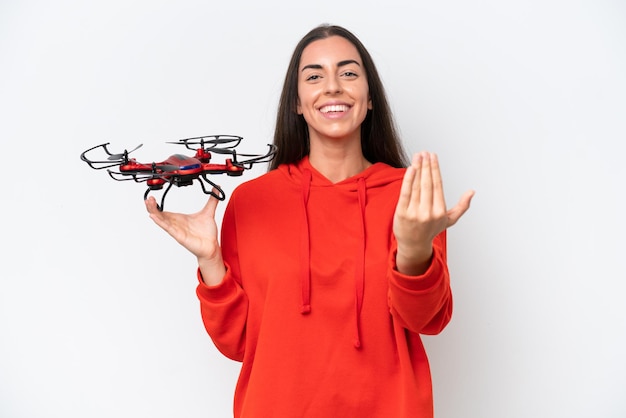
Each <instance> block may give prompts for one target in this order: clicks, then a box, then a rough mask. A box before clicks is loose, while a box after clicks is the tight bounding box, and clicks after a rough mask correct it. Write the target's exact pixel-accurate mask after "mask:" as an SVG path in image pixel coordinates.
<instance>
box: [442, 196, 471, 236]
mask: <svg viewBox="0 0 626 418" xmlns="http://www.w3.org/2000/svg"><path fill="white" fill-rule="evenodd" d="M474 194H475V192H474V190H468V191H467V192H465V193H463V196H461V199H459V203H457V204H456V206H455V207H453V208H452V209H450V210H449V211H448V226H447V228H449V227H451V226H453V225H454V224H456V223H457V221H458V220H459V219H461V216H463V214H464V213H465V212H467V210H468V209H469V207H470V203H471V201H472V198H473V197H474Z"/></svg>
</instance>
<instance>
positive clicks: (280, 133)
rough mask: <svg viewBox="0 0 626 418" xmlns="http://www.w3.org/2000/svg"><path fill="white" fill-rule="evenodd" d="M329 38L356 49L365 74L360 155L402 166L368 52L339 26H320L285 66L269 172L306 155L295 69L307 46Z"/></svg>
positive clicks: (404, 160) (382, 91) (305, 129)
mask: <svg viewBox="0 0 626 418" xmlns="http://www.w3.org/2000/svg"><path fill="white" fill-rule="evenodd" d="M331 36H341V37H343V38H345V39H347V40H348V41H349V42H351V43H352V44H353V45H354V46H355V47H356V49H357V51H358V52H359V55H360V56H361V60H362V61H363V67H364V69H365V73H366V74H367V83H368V87H369V94H370V98H371V101H372V105H373V108H372V110H369V111H368V112H367V116H366V117H365V120H364V121H363V123H362V124H361V148H362V150H363V156H364V157H365V158H366V159H367V160H368V161H369V162H371V163H377V162H383V163H387V164H389V165H390V166H392V167H406V165H407V162H408V158H407V156H406V154H405V152H404V149H403V147H402V144H401V142H400V140H399V138H398V134H397V131H396V127H395V123H394V120H393V116H392V114H391V110H390V108H389V104H388V102H387V96H386V93H385V89H384V87H383V83H382V81H381V79H380V77H379V75H378V71H377V70H376V66H375V65H374V61H373V60H372V57H371V56H370V54H369V52H368V51H367V49H366V48H365V47H364V46H363V44H362V43H361V41H360V40H359V39H358V38H357V37H356V36H355V35H353V34H352V33H351V32H350V31H348V30H347V29H345V28H343V27H341V26H334V25H320V26H318V27H316V28H314V29H313V30H311V31H310V32H309V33H307V34H306V35H305V36H304V37H303V38H302V39H301V40H300V42H299V43H298V45H297V46H296V48H295V50H294V52H293V55H292V56H291V61H290V62H289V66H288V67H287V74H286V76H285V82H284V84H283V91H282V93H281V96H280V101H279V104H278V115H277V118H276V130H275V131H274V145H276V147H277V153H276V156H275V157H274V159H273V160H272V162H271V163H270V166H269V170H273V169H276V168H278V166H279V165H281V164H291V163H296V162H298V161H300V160H301V159H302V158H303V157H305V156H306V155H308V154H309V131H308V127H307V124H306V121H305V120H304V117H303V116H302V115H299V114H298V112H297V105H298V67H299V65H300V59H301V57H302V51H304V49H305V48H306V47H307V46H308V45H309V44H310V43H312V42H314V41H317V40H320V39H326V38H329V37H331Z"/></svg>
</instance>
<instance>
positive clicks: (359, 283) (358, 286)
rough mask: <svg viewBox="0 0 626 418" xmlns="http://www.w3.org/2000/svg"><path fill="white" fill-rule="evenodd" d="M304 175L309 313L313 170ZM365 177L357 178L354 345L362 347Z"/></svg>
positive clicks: (305, 303) (305, 306)
mask: <svg viewBox="0 0 626 418" xmlns="http://www.w3.org/2000/svg"><path fill="white" fill-rule="evenodd" d="M302 173H303V177H302V205H303V207H302V213H303V216H304V220H303V222H302V231H301V241H300V242H301V245H300V252H301V256H302V260H301V261H302V264H301V265H302V273H301V287H302V305H301V308H300V312H301V313H302V314H303V315H304V314H308V313H310V312H311V239H310V230H309V216H308V210H307V208H308V203H309V194H310V191H311V180H312V173H311V171H309V170H307V169H304V170H303V172H302ZM366 190H367V189H366V185H365V179H364V178H363V177H360V178H359V179H358V180H357V196H358V201H359V212H360V215H361V216H360V220H361V236H360V237H359V242H360V243H361V245H360V246H359V248H358V252H357V254H356V258H355V277H354V281H355V339H354V347H355V348H361V310H362V308H363V295H364V293H365V238H366V234H365V232H366V231H365V206H366V204H367V193H366Z"/></svg>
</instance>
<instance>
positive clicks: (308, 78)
mask: <svg viewBox="0 0 626 418" xmlns="http://www.w3.org/2000/svg"><path fill="white" fill-rule="evenodd" d="M320 78H321V77H320V76H319V75H317V74H313V75H310V76H308V77H307V78H306V81H315V80H319V79H320Z"/></svg>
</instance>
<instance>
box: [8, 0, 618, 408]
mask: <svg viewBox="0 0 626 418" xmlns="http://www.w3.org/2000/svg"><path fill="white" fill-rule="evenodd" d="M324 22H328V23H334V24H340V25H343V26H345V27H347V28H348V29H350V30H352V31H353V32H354V33H355V34H357V36H359V37H360V38H361V40H362V41H363V42H364V43H365V45H366V46H367V47H368V49H369V50H370V52H371V54H372V55H373V57H374V60H375V62H376V63H377V65H378V67H379V71H380V73H381V75H382V77H383V81H384V82H385V85H386V87H387V90H388V94H389V98H390V101H391V104H392V107H393V109H394V111H395V114H396V118H397V123H398V126H399V128H400V131H401V133H402V136H403V138H404V140H405V142H406V145H407V149H408V150H409V151H410V152H415V151H420V150H423V149H426V150H429V151H433V152H437V153H438V154H439V156H440V160H441V164H442V168H443V175H444V184H445V187H446V196H447V199H448V201H449V204H450V205H452V204H453V203H456V200H457V199H458V198H459V197H460V195H461V193H462V192H463V191H465V190H467V189H469V188H473V189H475V190H476V191H477V194H476V197H475V199H474V202H473V205H472V208H471V210H470V212H468V213H467V215H466V216H465V217H464V218H463V219H462V220H461V221H460V223H459V224H458V225H457V226H455V227H454V228H453V229H451V230H450V231H449V260H450V270H451V273H452V286H453V292H454V297H455V313H454V317H453V320H452V322H451V324H450V325H449V327H448V328H447V329H446V330H445V331H444V332H443V333H442V334H441V335H439V336H435V337H428V338H426V339H425V341H426V344H427V351H428V354H429V356H430V359H431V365H432V372H433V380H434V387H435V404H436V405H435V408H436V416H437V417H438V418H458V417H480V418H503V417H506V418H527V417H533V418H538V417H542V418H543V417H546V418H548V417H549V418H553V417H569V418H579V417H580V418H582V417H615V418H617V417H624V416H626V396H624V395H626V359H625V356H624V353H625V352H626V303H624V294H625V288H626V286H625V285H624V281H625V279H626V268H625V266H624V265H625V263H624V251H625V250H626V244H625V242H624V241H625V239H624V236H625V233H626V223H625V221H624V217H623V213H622V210H623V208H624V190H625V188H624V181H625V180H626V172H625V171H626V170H625V168H624V167H625V164H624V158H625V153H624V141H625V140H626V76H624V74H626V6H625V4H624V3H623V2H622V1H618V0H615V1H610V0H582V1H577V2H570V1H565V0H541V1H540V0H527V1H496V0H484V1H460V0H451V1H441V2H425V1H421V0H420V1H406V2H400V1H397V0H390V1H385V2H380V1H378V2H374V1H361V2H352V3H345V2H334V1H333V2H331V1H327V0H320V1H318V2H313V3H303V2H300V3H298V4H294V2H288V1H281V0H269V1H266V2H254V1H252V0H248V1H246V2H241V3H237V2H219V3H218V2H210V1H193V0H181V1H176V2H173V1H172V2H168V1H164V0H161V1H154V0H152V1H147V0H140V1H133V2H131V1H122V0H109V1H93V2H81V1H71V0H59V1H54V2H50V1H35V0H26V1H24V0H20V1H18V0H0V155H1V157H2V158H1V160H2V170H1V171H0V172H1V173H2V180H3V181H2V188H1V189H0V202H1V203H0V214H1V215H2V216H1V219H2V221H3V227H2V233H1V234H0V237H1V238H0V240H1V243H2V250H1V252H0V257H1V261H0V416H1V417H3V418H5V417H6V418H32V417H39V418H53V417H54V418H56V417H63V418H71V417H75V418H79V417H80V418H83V417H93V418H99V417H107V418H109V417H133V418H135V417H150V418H157V417H163V418H165V417H167V418H169V417H186V418H192V417H228V416H231V414H232V413H231V404H232V394H233V389H234V385H235V381H236V377H237V373H238V369H239V365H238V364H237V363H235V362H232V361H230V360H227V359H225V358H224V357H222V356H221V355H220V354H219V353H218V352H217V351H216V349H215V348H214V347H213V345H212V343H211V341H210V339H209V337H208V336H207V335H206V333H205V331H204V329H203V326H202V323H201V320H200V315H199V308H198V302H197V299H196V296H195V286H196V278H195V268H196V266H195V260H194V259H193V258H192V257H191V256H190V255H188V254H187V253H186V252H185V251H184V250H183V249H182V248H181V247H179V246H178V245H177V244H176V243H174V242H173V241H172V240H171V239H170V238H169V237H168V236H166V235H165V234H164V233H163V232H162V231H160V230H159V229H158V228H157V227H156V226H155V225H154V224H153V223H152V222H151V221H150V219H149V218H148V217H147V214H146V212H145V209H144V206H143V202H142V194H143V191H144V189H143V186H141V185H136V184H131V183H117V182H114V181H112V180H111V179H110V178H108V176H106V173H104V172H96V171H94V170H91V169H89V168H88V167H87V166H86V165H85V164H84V163H83V162H82V161H80V159H79V155H80V153H81V152H82V151H83V150H84V149H86V148H89V147H91V146H94V145H97V144H100V143H103V142H111V144H112V145H111V146H112V148H113V149H119V150H122V149H124V148H131V147H134V146H135V145H137V144H139V143H143V144H144V146H143V148H141V149H140V150H138V151H137V152H136V154H135V156H136V157H137V158H138V159H141V160H149V161H152V160H155V159H156V160H158V159H162V158H164V157H166V156H168V155H170V154H172V153H174V152H178V151H180V150H179V149H178V148H175V146H174V145H168V144H166V143H165V142H166V141H171V140H176V139H179V138H185V137H190V136H199V135H209V134H235V135H241V136H243V137H244V138H245V139H244V143H243V144H242V146H241V151H245V152H259V151H263V150H264V149H265V144H267V143H269V142H271V138H272V130H273V123H274V117H275V111H276V106H277V101H278V95H279V92H280V88H281V84H282V80H283V77H284V72H285V70H286V66H287V61H288V59H289V57H290V55H291V52H292V50H293V47H294V46H295V44H296V43H297V41H298V40H299V39H300V37H301V36H303V35H304V34H305V33H306V32H307V31H308V30H309V29H311V28H312V27H314V26H316V25H318V24H320V23H324ZM264 169H265V168H264V167H261V168H260V169H258V170H255V171H252V172H248V173H246V174H245V176H246V177H244V178H241V179H228V178H223V179H222V178H219V179H217V180H218V182H219V183H220V184H221V185H222V186H223V187H224V188H225V190H226V192H227V193H228V194H229V195H230V193H231V192H232V189H233V188H234V187H235V186H236V184H238V182H241V181H243V180H245V179H246V178H252V177H254V176H256V175H258V174H260V173H262V172H263V171H264ZM205 199H206V197H205V196H204V195H203V194H202V193H201V192H200V189H199V188H196V187H187V188H180V189H178V188H174V189H173V190H172V191H171V192H170V195H169V196H168V206H169V209H172V210H180V211H186V212H192V211H196V210H198V209H200V208H201V207H202V205H203V204H204V201H205ZM251 204H254V202H251ZM224 206H225V205H223V204H222V205H221V206H220V212H219V216H221V213H222V212H221V211H223V209H224Z"/></svg>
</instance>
